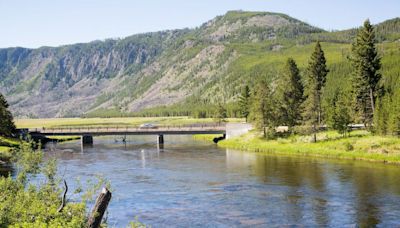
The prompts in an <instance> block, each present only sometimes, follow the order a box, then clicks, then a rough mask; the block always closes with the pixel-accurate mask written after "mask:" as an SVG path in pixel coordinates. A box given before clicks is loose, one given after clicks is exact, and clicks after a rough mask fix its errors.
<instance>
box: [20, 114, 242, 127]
mask: <svg viewBox="0 0 400 228" xmlns="http://www.w3.org/2000/svg"><path fill="white" fill-rule="evenodd" d="M227 121H228V122H241V121H243V119H236V118H229V119H227ZM212 122H214V120H213V119H212V118H204V119H197V118H190V117H124V118H51V119H16V120H15V124H16V126H17V127H18V128H40V127H46V128H54V127H107V126H131V127H135V126H139V125H141V124H143V123H153V124H156V125H184V124H196V123H212Z"/></svg>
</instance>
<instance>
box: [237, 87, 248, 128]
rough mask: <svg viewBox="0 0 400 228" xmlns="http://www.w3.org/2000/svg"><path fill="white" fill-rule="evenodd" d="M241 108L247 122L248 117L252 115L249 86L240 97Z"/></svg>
mask: <svg viewBox="0 0 400 228" xmlns="http://www.w3.org/2000/svg"><path fill="white" fill-rule="evenodd" d="M239 108H240V114H241V115H242V117H244V118H246V122H247V117H248V116H249V114H250V88H249V86H248V85H246V86H245V87H244V88H243V90H242V93H241V95H240V97H239Z"/></svg>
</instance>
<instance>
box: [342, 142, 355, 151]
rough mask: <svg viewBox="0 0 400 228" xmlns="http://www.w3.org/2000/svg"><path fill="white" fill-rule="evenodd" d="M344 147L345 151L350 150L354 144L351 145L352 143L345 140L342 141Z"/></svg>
mask: <svg viewBox="0 0 400 228" xmlns="http://www.w3.org/2000/svg"><path fill="white" fill-rule="evenodd" d="M344 147H345V149H346V151H352V150H354V146H353V144H351V143H350V142H345V143H344Z"/></svg>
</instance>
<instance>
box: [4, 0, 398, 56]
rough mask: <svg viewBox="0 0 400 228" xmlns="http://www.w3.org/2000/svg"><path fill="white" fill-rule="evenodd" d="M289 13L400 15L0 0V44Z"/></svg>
mask: <svg viewBox="0 0 400 228" xmlns="http://www.w3.org/2000/svg"><path fill="white" fill-rule="evenodd" d="M238 9H242V10H251V11H271V12H280V13H285V14H288V15H290V16H292V17H295V18H297V19H300V20H303V21H305V22H307V23H310V24H312V25H315V26H318V27H321V28H324V29H327V30H332V29H346V28H352V27H356V26H359V25H361V24H362V22H363V21H364V20H365V19H366V18H369V19H370V20H371V21H372V23H379V22H382V21H384V20H386V19H390V18H394V17H400V0H330V1H329V0H196V1H194V0H140V1H138V0H35V1H33V0H25V1H22V0H0V28H1V33H0V47H14V46H22V47H31V48H35V47H40V46H58V45H62V44H72V43H77V42H88V41H92V40H96V39H105V38H118V37H125V36H129V35H132V34H135V33H142V32H150V31H159V30H165V29H175V28H185V27H189V28H192V27H196V26H199V25H201V24H202V23H204V22H206V21H208V20H210V19H212V18H214V17H215V16H217V15H222V14H224V13H225V12H226V11H228V10H238Z"/></svg>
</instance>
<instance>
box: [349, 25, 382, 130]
mask: <svg viewBox="0 0 400 228" xmlns="http://www.w3.org/2000/svg"><path fill="white" fill-rule="evenodd" d="M351 61H352V64H353V66H354V77H353V86H354V89H353V92H354V95H355V101H356V105H355V107H356V109H357V111H358V112H359V113H360V115H361V117H362V119H363V122H364V124H365V126H366V127H367V128H370V127H371V124H372V120H373V116H374V112H375V101H376V97H377V95H378V91H379V80H380V78H381V75H380V73H379V70H380V68H381V63H380V58H379V56H378V53H377V50H376V48H375V32H374V28H373V26H372V25H371V24H370V22H369V20H366V21H365V22H364V26H363V27H362V28H361V29H359V31H358V34H357V37H356V39H355V41H354V43H353V45H352V56H351Z"/></svg>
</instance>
